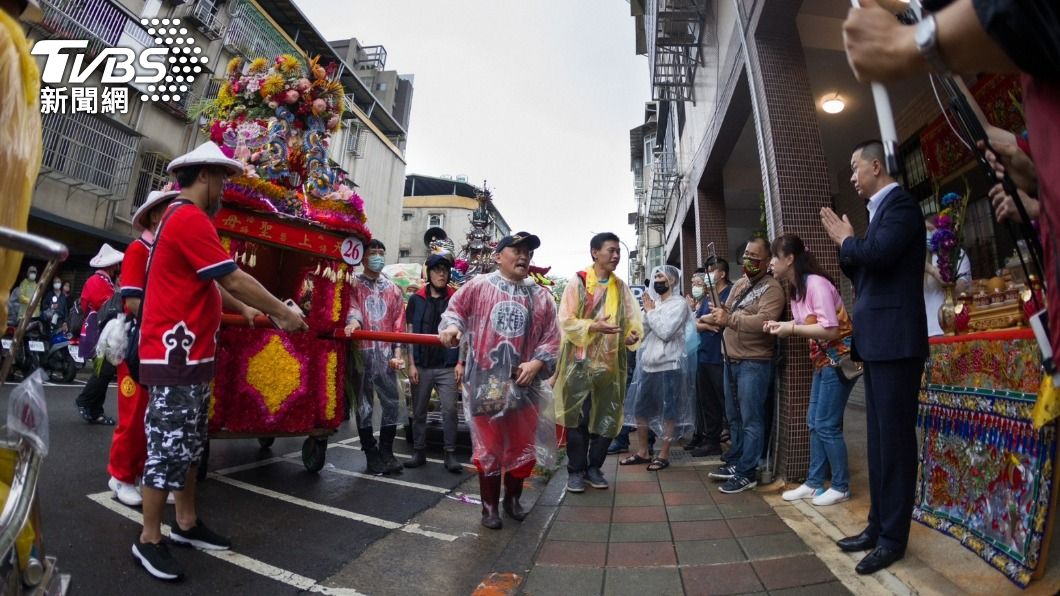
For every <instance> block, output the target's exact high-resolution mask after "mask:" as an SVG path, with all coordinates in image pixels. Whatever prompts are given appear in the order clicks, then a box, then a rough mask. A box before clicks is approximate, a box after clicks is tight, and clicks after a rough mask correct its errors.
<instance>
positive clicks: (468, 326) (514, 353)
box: [439, 271, 559, 478]
mask: <svg viewBox="0 0 1060 596" xmlns="http://www.w3.org/2000/svg"><path fill="white" fill-rule="evenodd" d="M450 327H456V328H457V329H459V330H460V332H461V333H462V334H463V339H462V340H461V343H462V346H461V347H462V348H465V349H466V354H467V360H466V362H467V364H466V366H465V370H464V382H463V385H462V387H461V392H462V395H463V403H464V413H465V416H466V418H467V420H468V426H469V427H470V430H471V440H472V444H473V446H474V456H473V458H474V462H475V465H476V466H477V467H478V469H479V472H480V473H482V474H486V475H491V476H492V475H499V474H501V472H502V470H504V471H507V473H508V474H510V475H512V477H514V478H525V477H527V476H529V475H530V473H531V472H532V471H533V469H534V465H535V464H536V463H541V464H542V465H545V466H546V467H547V466H550V465H551V462H552V461H554V459H555V451H556V425H555V418H554V416H553V414H552V413H553V405H552V389H551V388H550V387H549V385H548V381H547V380H548V378H549V377H550V376H551V375H552V372H553V370H554V369H555V365H556V357H557V355H558V353H559V327H558V326H557V325H556V303H555V300H554V299H553V298H552V294H551V293H550V292H549V291H548V290H546V289H544V288H542V287H540V286H538V285H537V284H536V283H534V281H533V280H531V279H526V280H523V281H521V282H515V281H511V280H509V279H507V278H505V277H504V276H502V275H501V274H500V272H497V271H494V272H493V273H489V274H484V275H478V276H476V277H475V278H474V279H472V280H471V281H469V282H467V283H466V284H464V286H463V287H462V288H460V290H458V291H457V292H456V294H454V295H453V297H452V298H451V299H450V300H449V308H448V310H446V311H445V314H443V315H442V322H441V325H440V326H439V328H440V329H442V330H445V329H448V328H450ZM531 360H540V361H542V362H544V363H545V365H544V366H543V367H542V368H541V371H540V372H539V373H538V375H537V378H536V379H534V381H533V382H532V383H531V384H530V385H529V386H526V387H523V386H519V385H517V384H516V382H515V378H516V377H517V376H518V374H519V371H518V366H519V364H520V363H522V362H529V361H531Z"/></svg>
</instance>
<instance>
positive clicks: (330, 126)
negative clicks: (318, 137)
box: [328, 116, 339, 130]
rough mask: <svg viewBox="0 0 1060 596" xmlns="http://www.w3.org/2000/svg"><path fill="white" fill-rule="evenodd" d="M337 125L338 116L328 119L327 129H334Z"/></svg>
mask: <svg viewBox="0 0 1060 596" xmlns="http://www.w3.org/2000/svg"><path fill="white" fill-rule="evenodd" d="M338 126H339V117H338V116H332V117H331V118H329V119H328V130H335V129H336V128H338Z"/></svg>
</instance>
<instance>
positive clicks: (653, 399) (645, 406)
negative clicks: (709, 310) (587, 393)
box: [625, 265, 699, 441]
mask: <svg viewBox="0 0 1060 596" xmlns="http://www.w3.org/2000/svg"><path fill="white" fill-rule="evenodd" d="M659 273H662V274H663V276H665V278H666V281H667V283H668V284H669V285H670V296H669V297H668V298H667V299H666V300H663V299H662V298H660V297H659V293H658V292H656V291H655V288H654V287H653V286H654V282H655V280H656V279H657V276H658V274H659ZM651 279H652V285H651V286H649V287H648V290H647V296H648V297H649V298H650V299H651V300H652V301H653V302H654V303H655V307H654V308H653V309H651V310H648V309H645V313H644V341H643V342H642V343H641V346H640V349H639V350H638V351H637V368H636V371H634V373H633V382H632V383H630V386H629V391H628V392H627V394H626V407H625V420H626V424H630V425H646V426H647V427H648V428H650V429H651V430H652V431H654V432H655V434H656V435H657V436H659V437H660V438H662V439H663V440H670V441H675V440H677V439H679V438H681V437H682V436H684V435H686V434H688V433H690V432H692V431H693V430H694V428H695V424H696V407H695V404H696V350H697V349H698V348H699V335H698V334H697V333H696V331H695V321H694V317H693V315H692V310H691V309H690V308H689V307H688V303H687V302H685V299H684V297H683V296H682V295H681V271H680V270H679V269H677V268H676V267H672V266H670V265H663V266H660V267H656V268H655V269H654V270H653V271H652V277H651Z"/></svg>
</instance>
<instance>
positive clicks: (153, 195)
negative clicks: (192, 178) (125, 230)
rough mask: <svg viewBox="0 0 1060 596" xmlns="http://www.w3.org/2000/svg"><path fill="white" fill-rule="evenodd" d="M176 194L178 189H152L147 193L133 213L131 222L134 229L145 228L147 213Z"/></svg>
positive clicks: (141, 229)
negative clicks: (141, 203) (145, 198)
mask: <svg viewBox="0 0 1060 596" xmlns="http://www.w3.org/2000/svg"><path fill="white" fill-rule="evenodd" d="M177 196H180V191H179V190H165V191H162V190H152V191H151V192H150V193H149V194H148V195H147V200H145V201H144V204H143V205H140V208H139V209H137V210H136V213H134V214H133V217H132V223H133V227H134V228H136V231H138V232H142V231H144V230H146V229H147V214H148V213H150V212H151V210H152V209H154V208H155V207H157V206H159V205H161V204H162V203H165V202H166V201H168V200H170V199H172V198H174V197H177Z"/></svg>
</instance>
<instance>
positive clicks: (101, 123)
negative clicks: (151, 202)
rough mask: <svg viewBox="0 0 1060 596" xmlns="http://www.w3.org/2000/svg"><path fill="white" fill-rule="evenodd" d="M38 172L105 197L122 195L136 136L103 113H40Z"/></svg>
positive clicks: (132, 156)
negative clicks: (41, 140) (41, 153)
mask: <svg viewBox="0 0 1060 596" xmlns="http://www.w3.org/2000/svg"><path fill="white" fill-rule="evenodd" d="M42 120H43V122H42V124H43V127H42V128H43V129H44V158H43V161H42V164H41V174H42V175H46V176H50V177H52V178H55V179H57V180H59V181H60V182H64V183H66V184H67V185H68V186H70V187H71V188H80V189H81V190H84V191H86V192H90V193H93V194H95V195H98V196H99V197H101V198H106V199H108V200H114V201H120V200H124V199H125V195H126V192H127V190H128V187H129V178H130V174H131V172H132V166H133V160H134V159H135V158H136V150H137V147H138V146H139V144H140V137H139V136H137V135H136V134H135V133H132V132H126V131H125V130H122V129H121V128H119V126H118V125H116V124H114V123H111V122H110V121H109V120H108V119H107V118H106V117H101V116H95V115H92V114H86V113H77V114H56V113H52V114H44V115H43V116H42Z"/></svg>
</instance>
